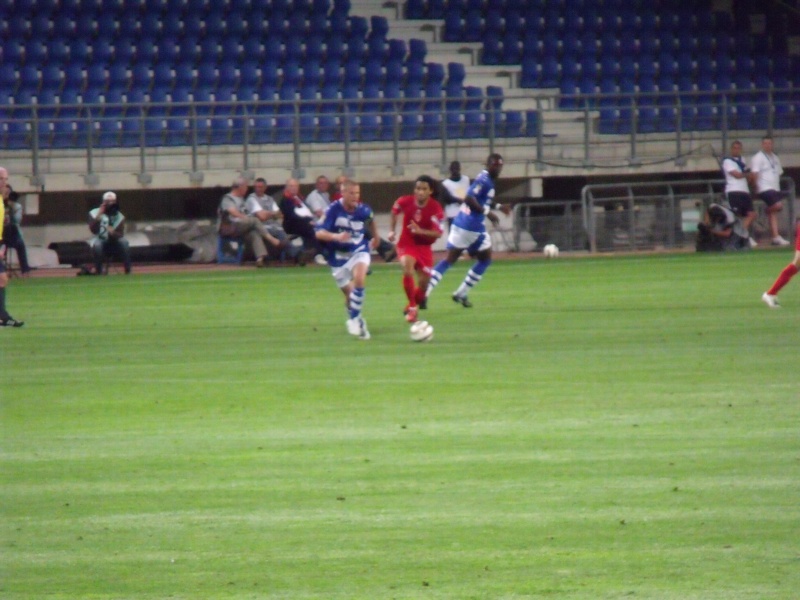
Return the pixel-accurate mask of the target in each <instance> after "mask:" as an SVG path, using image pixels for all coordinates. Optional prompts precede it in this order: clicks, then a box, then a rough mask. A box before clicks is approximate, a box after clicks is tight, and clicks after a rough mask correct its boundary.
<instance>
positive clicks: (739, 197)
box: [728, 192, 754, 217]
mask: <svg viewBox="0 0 800 600" xmlns="http://www.w3.org/2000/svg"><path fill="white" fill-rule="evenodd" d="M728 204H730V206H731V210H732V211H733V212H734V213H735V214H736V216H738V217H746V216H747V215H748V214H750V213H751V212H753V211H754V209H753V199H752V198H751V197H750V194H748V193H747V192H728Z"/></svg>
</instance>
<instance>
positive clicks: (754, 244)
mask: <svg viewBox="0 0 800 600" xmlns="http://www.w3.org/2000/svg"><path fill="white" fill-rule="evenodd" d="M747 243H748V244H750V247H751V248H755V247H756V246H758V242H756V241H755V240H754V239H753V238H752V237H749V238H747Z"/></svg>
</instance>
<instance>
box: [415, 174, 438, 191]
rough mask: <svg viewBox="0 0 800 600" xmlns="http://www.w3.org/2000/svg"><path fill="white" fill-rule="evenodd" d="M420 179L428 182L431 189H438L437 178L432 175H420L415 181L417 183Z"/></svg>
mask: <svg viewBox="0 0 800 600" xmlns="http://www.w3.org/2000/svg"><path fill="white" fill-rule="evenodd" d="M418 181H422V182H424V183H427V184H428V186H429V187H430V188H431V190H433V191H436V180H435V179H434V178H433V177H431V176H430V175H420V176H419V177H417V178H416V180H415V181H414V183H417V182H418Z"/></svg>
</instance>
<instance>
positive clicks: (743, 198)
mask: <svg viewBox="0 0 800 600" xmlns="http://www.w3.org/2000/svg"><path fill="white" fill-rule="evenodd" d="M722 173H723V175H725V197H726V198H727V199H728V205H729V206H730V207H731V210H733V212H734V213H735V214H736V216H738V217H739V218H741V219H742V225H744V228H745V230H746V231H747V232H748V235H749V232H750V225H752V223H753V221H754V220H755V218H756V211H755V209H754V208H753V198H752V197H751V196H750V184H751V183H752V182H753V181H754V180H755V178H754V176H753V173H751V172H750V169H748V168H747V166H746V165H745V163H744V160H743V159H742V142H740V141H739V140H736V141H735V142H733V143H732V144H731V155H730V156H727V157H725V158H724V159H723V161H722ZM749 240H750V247H751V248H752V247H755V246H757V244H756V242H755V240H754V239H753V238H752V237H750V238H749Z"/></svg>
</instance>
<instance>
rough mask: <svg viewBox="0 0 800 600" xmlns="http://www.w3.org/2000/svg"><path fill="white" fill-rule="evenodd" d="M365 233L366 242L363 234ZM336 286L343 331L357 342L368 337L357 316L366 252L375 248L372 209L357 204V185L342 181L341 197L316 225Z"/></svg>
mask: <svg viewBox="0 0 800 600" xmlns="http://www.w3.org/2000/svg"><path fill="white" fill-rule="evenodd" d="M367 231H369V233H370V234H371V235H370V239H367V236H366V233H367ZM316 236H317V239H318V240H319V241H320V242H321V243H322V244H323V246H324V250H325V258H326V259H327V261H328V264H329V265H330V266H331V274H332V275H333V278H334V280H335V281H336V285H337V286H338V287H339V289H340V290H342V293H343V294H344V297H345V306H346V308H347V314H348V319H347V322H346V325H347V332H348V333H349V334H350V335H354V336H357V337H358V338H359V339H361V340H368V339H369V338H370V334H369V330H368V329H367V322H366V321H365V320H364V318H363V317H362V316H361V310H362V308H363V305H364V296H365V292H366V289H365V287H366V278H367V271H368V270H369V264H370V250H372V249H375V247H376V246H377V245H378V240H379V238H378V230H377V227H376V226H375V219H374V218H373V213H372V209H371V208H370V207H369V206H368V205H367V204H364V203H362V202H361V186H360V185H359V184H358V183H356V182H355V181H350V180H348V181H345V182H344V183H343V185H342V197H341V199H340V200H337V201H336V202H333V203H332V204H331V205H330V206H329V207H328V210H327V211H325V216H324V217H323V219H322V221H320V223H319V224H318V225H317V226H316Z"/></svg>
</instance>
